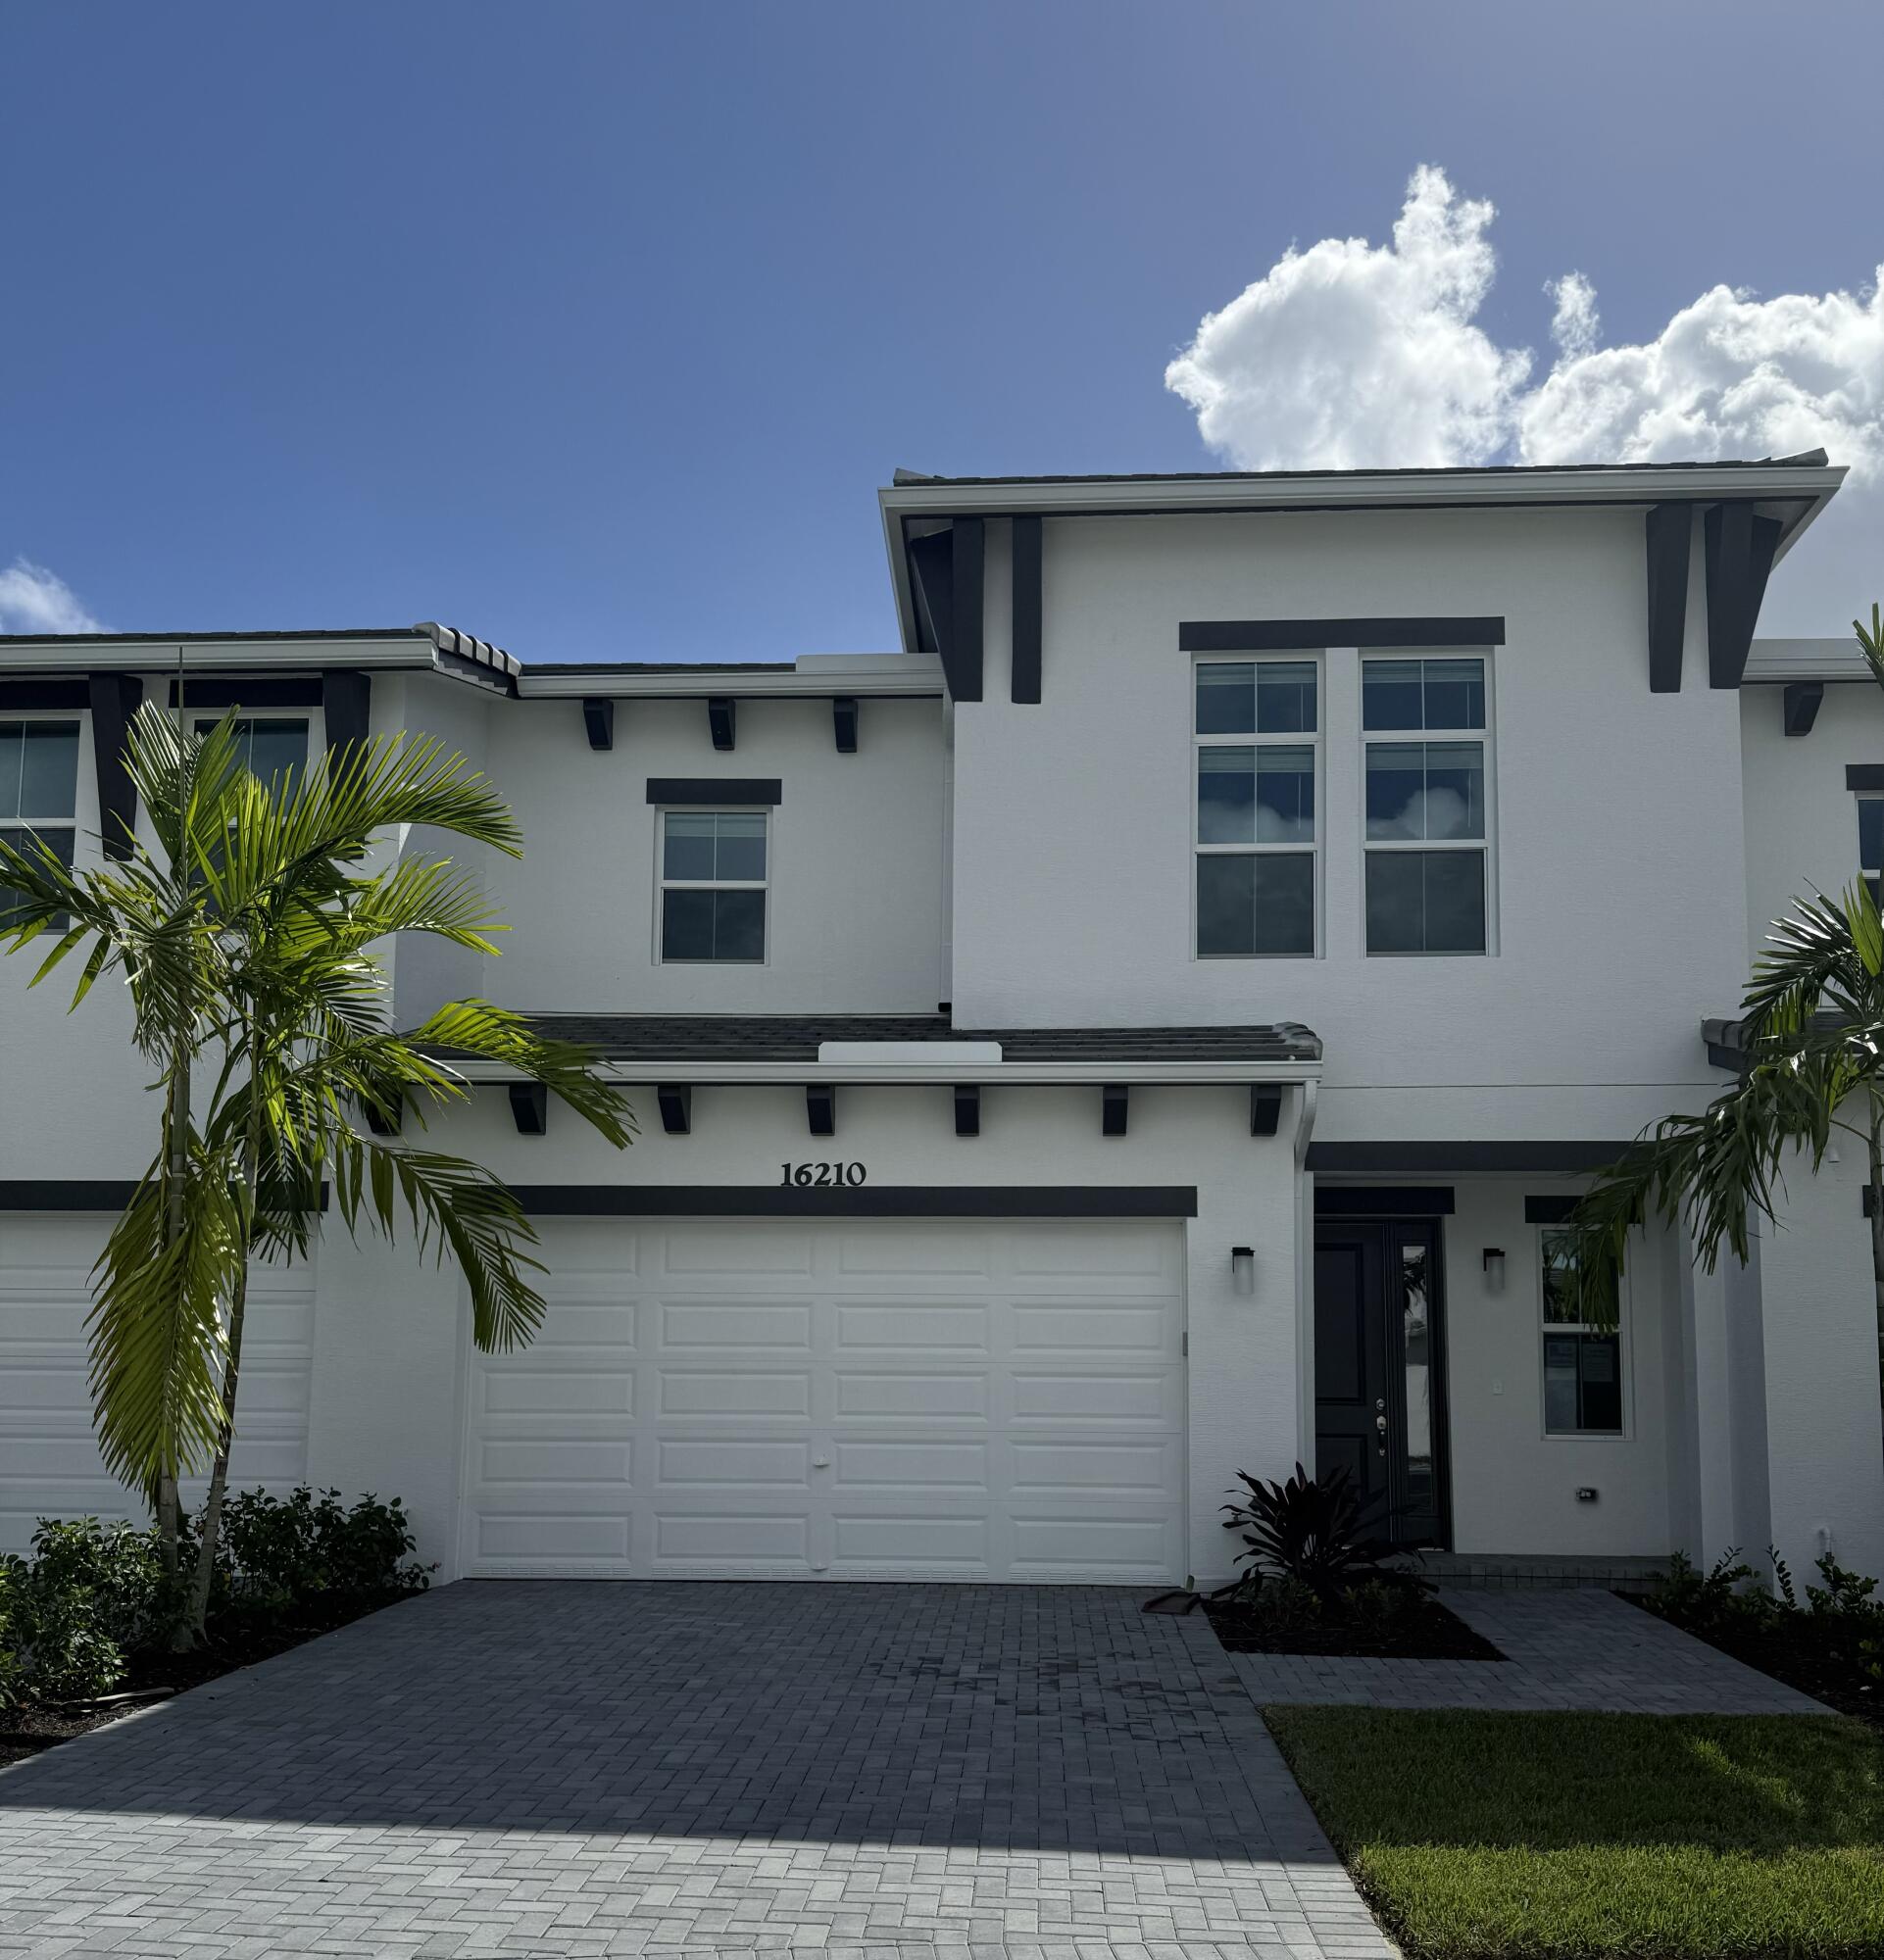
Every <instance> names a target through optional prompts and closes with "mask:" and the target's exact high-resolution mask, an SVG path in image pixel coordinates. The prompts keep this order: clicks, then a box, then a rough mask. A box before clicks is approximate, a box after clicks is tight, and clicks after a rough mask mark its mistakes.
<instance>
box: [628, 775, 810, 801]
mask: <svg viewBox="0 0 1884 1960" xmlns="http://www.w3.org/2000/svg"><path fill="white" fill-rule="evenodd" d="M784 800H785V795H784V785H783V783H781V782H780V780H779V779H778V777H776V776H650V777H649V778H648V801H649V802H650V803H679V804H696V805H705V806H707V807H709V808H718V806H719V805H720V804H748V803H763V804H767V805H773V804H780V803H783V802H784Z"/></svg>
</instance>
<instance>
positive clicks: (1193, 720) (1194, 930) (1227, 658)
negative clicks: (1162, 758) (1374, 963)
mask: <svg viewBox="0 0 1884 1960" xmlns="http://www.w3.org/2000/svg"><path fill="white" fill-rule="evenodd" d="M1325 653H1326V650H1325V649H1324V648H1321V647H1301V648H1294V649H1273V650H1269V651H1265V652H1263V653H1237V652H1234V651H1231V652H1224V653H1209V654H1194V655H1192V657H1191V667H1190V673H1189V675H1188V677H1187V678H1188V684H1189V687H1190V694H1189V696H1188V700H1187V705H1186V711H1185V712H1186V716H1187V719H1188V722H1189V726H1190V731H1191V760H1190V770H1191V774H1190V788H1189V791H1188V794H1189V797H1190V814H1191V826H1190V846H1191V848H1190V862H1189V866H1188V871H1189V880H1190V906H1189V914H1190V956H1191V958H1192V959H1193V960H1196V961H1200V962H1208V963H1210V964H1213V965H1214V964H1215V963H1216V962H1217V961H1218V960H1225V959H1229V960H1235V959H1261V960H1275V959H1319V958H1321V957H1323V956H1324V954H1325V951H1326V942H1325V934H1326V924H1325V921H1324V919H1323V916H1322V903H1321V896H1322V891H1323V888H1324V886H1325V884H1326V879H1325V878H1324V876H1323V871H1322V844H1323V840H1324V839H1325V837H1326V835H1327V781H1328V771H1327V765H1326V761H1325V757H1324V746H1323V738H1324V737H1325V734H1326V732H1327V723H1328V682H1327V665H1326V660H1325ZM1212 666H1240V667H1252V668H1254V667H1262V666H1298V667H1299V666H1306V667H1309V668H1311V669H1312V670H1313V671H1314V728H1313V729H1308V730H1301V729H1298V730H1294V731H1291V732H1286V733H1274V734H1263V733H1259V732H1258V731H1257V730H1255V729H1251V730H1249V731H1247V732H1245V733H1241V734H1238V733H1227V734H1220V735H1216V734H1213V735H1206V734H1202V733H1200V732H1199V729H1198V726H1197V687H1198V676H1199V674H1200V673H1201V671H1202V670H1203V669H1204V668H1205V667H1212ZM1260 748H1270V749H1307V750H1309V751H1310V753H1311V756H1312V758H1313V761H1312V767H1313V768H1314V818H1313V821H1314V836H1313V837H1312V838H1311V839H1310V840H1309V841H1308V842H1307V843H1306V844H1304V843H1302V842H1300V841H1299V840H1298V841H1295V842H1290V843H1281V844H1264V843H1261V842H1259V841H1256V840H1252V841H1251V842H1250V843H1248V844H1206V843H1205V842H1204V841H1203V837H1202V834H1201V833H1202V829H1203V823H1202V817H1203V811H1202V809H1201V806H1200V801H1199V797H1198V778H1199V773H1200V766H1201V758H1202V756H1203V753H1204V751H1205V750H1206V749H1260ZM1291 857H1293V858H1304V857H1306V858H1308V859H1309V875H1310V881H1311V907H1312V913H1313V919H1314V928H1313V931H1312V932H1311V934H1310V943H1309V950H1308V952H1306V953H1257V952H1250V953H1205V952H1204V951H1202V950H1201V949H1200V947H1199V946H1198V943H1197V934H1198V926H1199V919H1198V909H1197V865H1198V859H1199V858H1291Z"/></svg>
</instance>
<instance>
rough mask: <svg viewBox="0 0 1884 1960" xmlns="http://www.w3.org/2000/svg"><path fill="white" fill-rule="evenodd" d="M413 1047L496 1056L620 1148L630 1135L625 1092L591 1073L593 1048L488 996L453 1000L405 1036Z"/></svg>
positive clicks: (453, 1055) (449, 1054)
mask: <svg viewBox="0 0 1884 1960" xmlns="http://www.w3.org/2000/svg"><path fill="white" fill-rule="evenodd" d="M408 1039H409V1040H410V1041H411V1042H412V1044H413V1046H414V1047H415V1048H418V1049H421V1050H424V1051H439V1052H442V1054H443V1058H444V1059H445V1060H447V1061H455V1060H458V1059H474V1060H478V1061H494V1062H497V1063H499V1064H501V1065H502V1066H504V1067H506V1068H514V1069H516V1070H517V1072H518V1073H519V1074H520V1075H523V1076H526V1077H528V1079H529V1080H530V1081H532V1082H541V1083H542V1084H544V1085H545V1087H547V1088H548V1089H549V1090H550V1091H551V1093H552V1094H553V1095H555V1096H556V1097H558V1098H559V1099H560V1100H561V1101H562V1102H564V1103H567V1104H568V1105H569V1107H570V1108H571V1109H573V1110H574V1111H575V1112H576V1114H577V1115H579V1116H581V1117H582V1118H583V1119H584V1120H585V1121H586V1122H588V1123H590V1124H591V1125H593V1126H594V1128H595V1129H596V1130H598V1131H599V1132H600V1133H601V1134H602V1135H603V1136H604V1137H606V1138H607V1139H608V1140H609V1142H610V1143H612V1144H614V1145H615V1146H616V1148H617V1149H618V1150H620V1149H623V1148H625V1147H626V1146H627V1145H628V1144H631V1143H632V1142H633V1141H634V1136H635V1122H634V1114H633V1111H632V1109H631V1108H630V1107H629V1104H628V1100H627V1098H626V1096H625V1095H624V1094H623V1093H622V1092H621V1091H620V1089H618V1088H616V1087H615V1086H614V1085H613V1084H611V1083H607V1082H604V1081H602V1080H600V1079H599V1078H598V1077H597V1076H596V1075H595V1073H594V1068H595V1064H596V1059H597V1057H596V1054H595V1051H594V1050H593V1049H590V1048H586V1047H584V1046H582V1045H581V1044H579V1043H576V1042H565V1041H555V1040H551V1039H549V1038H548V1037H546V1036H543V1035H539V1034H537V1033H536V1032H535V1031H534V1030H533V1029H532V1028H531V1027H530V1024H529V1023H528V1021H526V1020H525V1019H524V1018H523V1016H522V1015H521V1014H516V1013H513V1012H511V1010H510V1009H509V1008H507V1007H498V1006H493V1005H491V1003H490V1002H488V1001H453V1002H451V1003H449V1004H448V1005H445V1006H443V1007H440V1008H439V1009H438V1011H437V1012H436V1013H435V1014H433V1015H432V1016H431V1017H430V1019H428V1020H427V1021H426V1022H425V1023H424V1025H423V1026H422V1027H419V1028H415V1029H414V1030H413V1032H412V1034H411V1035H410V1037H409V1038H408Z"/></svg>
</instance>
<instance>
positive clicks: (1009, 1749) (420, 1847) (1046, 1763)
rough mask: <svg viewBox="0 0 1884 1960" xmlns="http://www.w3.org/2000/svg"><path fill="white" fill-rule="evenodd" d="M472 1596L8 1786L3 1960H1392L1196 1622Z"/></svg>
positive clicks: (916, 1604)
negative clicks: (612, 1958)
mask: <svg viewBox="0 0 1884 1960" xmlns="http://www.w3.org/2000/svg"><path fill="white" fill-rule="evenodd" d="M1139 1597H1140V1595H1138V1594H1137V1593H1126V1592H1118V1591H1114V1590H1112V1589H1106V1588H1090V1589H1088V1588H1080V1589H1053V1590H1045V1589H1031V1588H1018V1587H940V1586H895V1587H892V1586H868V1587H837V1586H771V1585H636V1584H609V1585H588V1584H528V1585H524V1584H509V1585H497V1584H467V1585H460V1586H454V1587H450V1588H448V1589H446V1590H444V1591H442V1592H439V1593H432V1594H430V1595H428V1596H426V1597H424V1598H421V1599H417V1600H413V1601H411V1602H409V1603H408V1604H405V1605H402V1606H397V1607H394V1608H392V1609H391V1610H390V1611H388V1612H385V1613H381V1614H378V1615H376V1616H375V1617H374V1618H372V1619H371V1620H367V1621H362V1622H361V1623H359V1624H358V1625H357V1626H354V1627H351V1628H348V1629H347V1630H346V1631H344V1632H343V1633H340V1634H337V1635H335V1636H333V1637H331V1638H330V1639H328V1640H324V1641H321V1642H316V1643H314V1644H313V1645H310V1646H307V1647H303V1648H301V1649H300V1650H299V1651H297V1652H295V1653H291V1654H285V1655H283V1656H282V1657H281V1658H280V1659H278V1660H274V1661H271V1662H268V1663H266V1664H265V1665H263V1666H261V1667H258V1668H254V1669H251V1670H249V1671H248V1672H246V1673H244V1674H241V1675H235V1676H231V1677H229V1678H228V1679H227V1680H225V1681H223V1682H220V1683H217V1684H214V1685H212V1686H211V1687H209V1688H206V1689H200V1690H198V1691H196V1692H194V1693H192V1694H188V1695H185V1696H182V1697H179V1699H178V1700H176V1701H175V1702H174V1703H171V1704H169V1705H167V1706H165V1707H163V1708H160V1709H158V1710H157V1711H155V1712H153V1713H151V1714H149V1715H145V1716H141V1717H139V1718H137V1719H135V1720H133V1721H131V1722H128V1723H126V1724H124V1725H122V1726H119V1727H117V1728H114V1729H107V1730H104V1731H101V1732H99V1733H98V1734H96V1735H94V1736H91V1737H88V1738H85V1739H84V1740H80V1741H78V1742H74V1743H69V1744H67V1745H65V1746H64V1747H61V1748H58V1749H54V1750H52V1751H50V1752H49V1753H47V1754H46V1755H43V1756H40V1757H38V1758H37V1759H35V1760H33V1761H31V1762H28V1763H25V1764H23V1765H21V1766H20V1767H19V1768H17V1769H14V1770H10V1771H8V1772H6V1773H4V1774H0V1952H5V1953H14V1952H25V1953H34V1954H39V1953H43V1954H55V1953H72V1954H88V1953H104V1952H117V1953H126V1954H133V1955H136V1956H139V1960H155V1957H156V1956H160V1955H169V1954H184V1953H187V1954H191V1955H201V1956H210V1955H260V1954H275V1953H299V1952H309V1951H312V1952H321V1953H357V1954H372V1955H381V1954H407V1953H415V1952H417V1953H426V1954H432V1953H437V1954H455V1955H458V1956H460V1960H473V1956H489V1955H498V1954H503V1955H510V1956H521V1955H532V1954H541V1955H558V1956H561V1955H578V1954H604V1953H607V1954H614V1953H646V1954H682V1953H685V1954H710V1953H715V1952H740V1951H752V1950H766V1951H779V1950H789V1949H792V1948H795V1947H798V1948H807V1949H813V1950H819V1951H823V1952H826V1953H831V1954H841V1955H845V1956H855V1955H871V1956H876V1955H882V1956H898V1960H917V1956H928V1955H931V1954H934V1955H944V1954H947V1955H957V1956H967V1955H974V1956H981V1955H988V1956H994V1955H1010V1954H1012V1955H1032V1956H1036V1960H1048V1957H1049V1956H1051V1957H1052V1960H1075V1956H1077V1960H1108V1956H1112V1955H1127V1954H1129V1955H1134V1956H1144V1955H1147V1954H1150V1955H1158V1956H1161V1960H1164V1956H1169V1960H1178V1956H1186V1960H1188V1956H1193V1955H1204V1954H1211V1955H1238V1956H1247V1955H1249V1954H1251V1953H1256V1952H1264V1953H1271V1954H1276V1955H1281V1954H1283V1953H1285V1952H1286V1953H1288V1954H1291V1955H1314V1954H1317V1953H1325V1954H1329V1955H1342V1956H1353V1960H1377V1957H1378V1956H1384V1955H1387V1954H1389V1953H1390V1952H1391V1950H1392V1949H1391V1948H1390V1947H1389V1946H1388V1944H1387V1942H1386V1941H1385V1940H1384V1939H1383V1938H1382V1937H1381V1936H1380V1935H1379V1933H1378V1932H1377V1931H1376V1929H1375V1928H1374V1925H1373V1922H1372V1921H1371V1919H1370V1918H1369V1917H1368V1916H1367V1913H1366V1911H1365V1909H1364V1907H1363V1905H1362V1904H1361V1902H1360V1900H1359V1898H1358V1897H1357V1896H1356V1894H1355V1891H1354V1888H1353V1887H1352V1886H1351V1884H1350V1883H1349V1881H1348V1878H1347V1876H1346V1874H1345V1873H1344V1872H1343V1870H1342V1868H1341V1866H1340V1865H1339V1863H1338V1862H1337V1861H1336V1860H1335V1858H1334V1856H1333V1854H1332V1852H1331V1851H1330V1850H1329V1848H1328V1845H1327V1842H1326V1840H1325V1839H1324V1838H1322V1836H1321V1833H1320V1831H1319V1830H1318V1828H1317V1827H1316V1825H1315V1823H1314V1818H1313V1816H1312V1815H1311V1814H1310V1812H1309V1810H1308V1807H1307V1805H1306V1803H1305V1802H1304V1801H1303V1799H1302V1797H1301V1795H1300V1793H1299V1792H1298V1791H1297V1789H1296V1788H1295V1785H1294V1784H1293V1783H1292V1782H1291V1781H1290V1779H1289V1776H1288V1773H1287V1771H1286V1769H1285V1768H1284V1767H1283V1765H1282V1762H1281V1759H1280V1757H1279V1756H1278V1755H1277V1753H1276V1750H1275V1747H1274V1745H1273V1743H1272V1742H1271V1741H1270V1740H1269V1739H1268V1736H1267V1733H1266V1732H1265V1731H1264V1728H1263V1726H1262V1723H1261V1721H1260V1720H1259V1718H1258V1716H1257V1713H1256V1709H1255V1707H1254V1705H1253V1704H1252V1702H1251V1701H1250V1699H1249V1697H1248V1696H1247V1694H1246V1693H1244V1691H1242V1689H1241V1688H1240V1686H1239V1685H1238V1683H1237V1681H1236V1677H1235V1675H1234V1672H1233V1671H1232V1669H1231V1668H1230V1667H1229V1665H1228V1663H1227V1661H1226V1659H1225V1657H1224V1655H1223V1653H1222V1651H1221V1649H1220V1648H1218V1646H1217V1645H1216V1642H1215V1637H1214V1636H1213V1635H1212V1634H1211V1632H1210V1630H1209V1628H1208V1627H1207V1626H1205V1625H1204V1623H1203V1621H1202V1618H1201V1616H1198V1617H1196V1618H1192V1619H1173V1618H1168V1617H1163V1616H1156V1615H1147V1614H1143V1613H1141V1612H1140V1611H1139Z"/></svg>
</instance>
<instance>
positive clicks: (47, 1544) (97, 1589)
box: [0, 1518, 174, 1705]
mask: <svg viewBox="0 0 1884 1960" xmlns="http://www.w3.org/2000/svg"><path fill="white" fill-rule="evenodd" d="M32 1548H33V1556H32V1558H31V1559H30V1560H27V1559H24V1558H19V1557H11V1558H8V1559H7V1560H6V1561H5V1562H4V1564H0V1705H7V1704H8V1703H9V1702H12V1701H20V1700H35V1701H85V1700H91V1699H94V1698H96V1697H97V1696H98V1695H101V1694H109V1693H111V1692H112V1691H113V1690H114V1689H116V1688H119V1687H120V1686H122V1685H123V1683H124V1674H125V1668H126V1662H127V1658H128V1656H129V1655H130V1654H131V1653H133V1652H135V1651H136V1650H137V1649H138V1648H139V1647H142V1646H147V1645H149V1644H151V1643H152V1642H155V1641H156V1640H157V1639H158V1638H159V1637H160V1635H161V1633H162V1630H163V1629H164V1628H165V1627H167V1625H168V1624H169V1622H170V1619H171V1617H172V1610H173V1600H174V1586H173V1583H172V1582H171V1581H170V1579H169V1578H168V1576H167V1574H166V1572H165V1569H164V1561H163V1556H162V1553H161V1550H160V1548H159V1545H158V1543H157V1536H156V1534H155V1533H154V1532H150V1531H138V1530H136V1529H135V1528H134V1527H132V1526H130V1525H128V1524H124V1523H110V1524H100V1523H99V1521H98V1520H97V1519H96V1518H69V1519H64V1520H55V1519H42V1520H41V1521H40V1524H39V1529H38V1530H37V1531H36V1532H34V1534H33V1540H32Z"/></svg>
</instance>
